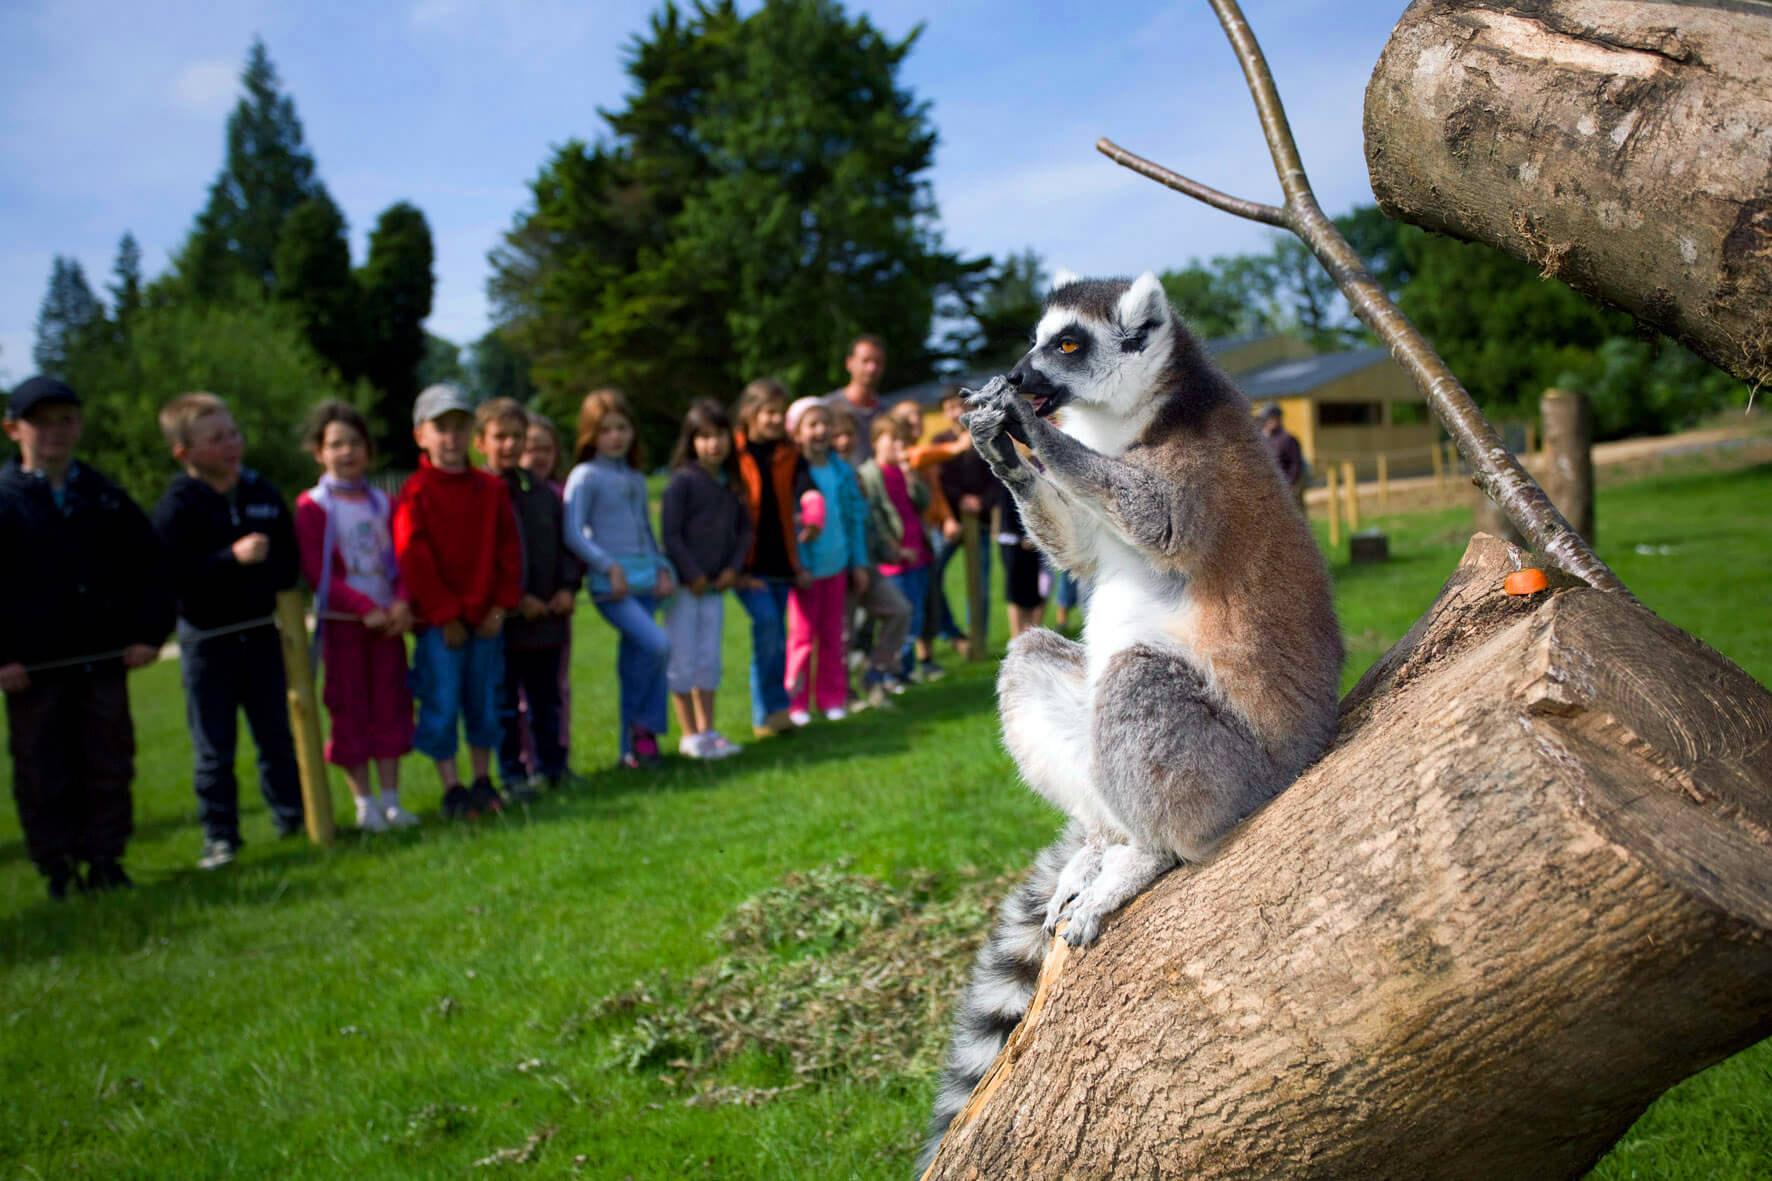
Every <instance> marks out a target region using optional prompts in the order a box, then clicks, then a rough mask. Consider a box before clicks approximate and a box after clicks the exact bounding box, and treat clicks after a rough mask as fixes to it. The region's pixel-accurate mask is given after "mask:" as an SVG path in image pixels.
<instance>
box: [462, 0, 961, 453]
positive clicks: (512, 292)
mask: <svg viewBox="0 0 1772 1181" xmlns="http://www.w3.org/2000/svg"><path fill="white" fill-rule="evenodd" d="M915 41H916V33H914V32H913V33H912V34H911V35H910V36H908V37H906V38H904V39H903V40H899V41H894V40H891V39H889V38H887V37H886V36H884V35H883V34H882V33H881V32H880V31H879V30H878V29H876V28H875V27H874V26H873V25H872V24H871V23H870V22H869V21H868V19H867V18H866V17H857V18H854V19H851V18H850V17H848V16H847V15H846V14H845V13H844V11H843V9H842V7H841V6H840V5H838V4H836V3H833V2H831V0H782V2H780V3H773V4H768V5H764V6H762V7H761V8H759V9H758V10H757V11H755V12H753V13H751V14H750V15H748V16H741V15H740V14H739V13H738V11H737V9H736V7H735V5H734V4H733V3H731V0H717V2H715V3H700V2H698V3H697V4H696V5H695V6H694V7H693V8H690V9H687V10H685V9H680V8H678V7H677V6H676V5H675V4H668V3H667V4H666V5H665V6H664V7H663V8H661V9H660V10H659V11H658V12H657V13H655V14H654V16H653V17H652V21H651V24H650V26H649V28H648V30H647V32H646V33H645V34H644V35H642V36H640V37H638V38H637V39H636V40H635V42H634V43H633V45H632V46H630V49H629V53H628V61H627V66H626V68H627V72H628V74H629V76H630V77H631V78H632V79H633V81H634V87H635V89H634V93H633V94H632V96H631V97H630V98H629V100H628V102H627V104H626V105H625V106H624V107H623V108H622V109H621V110H619V111H615V112H607V111H606V112H603V116H604V118H605V120H606V122H607V124H608V130H609V136H608V138H607V139H606V140H605V141H604V142H603V143H601V144H599V145H598V146H596V147H591V146H588V145H586V144H585V143H583V142H573V143H569V144H567V145H565V146H564V147H562V148H561V149H559V150H558V151H557V152H556V153H555V155H554V157H553V159H551V160H550V161H549V162H548V163H547V165H546V166H545V167H544V168H543V169H542V172H541V174H540V176H538V177H537V178H536V180H535V181H534V182H533V184H532V186H531V188H532V192H533V196H534V206H533V208H531V209H529V210H527V211H525V212H523V213H522V214H521V215H520V216H519V217H518V219H517V222H516V224H515V225H514V226H513V228H512V229H511V231H510V232H509V233H508V234H507V235H506V238H505V241H504V244H503V245H502V246H501V247H500V248H499V249H498V250H496V251H495V252H494V253H493V256H492V264H493V268H494V276H493V279H492V282H491V285H490V288H491V293H492V297H493V301H494V304H495V305H496V308H497V318H498V321H499V323H500V325H501V328H502V330H503V334H504V335H505V336H506V337H507V339H508V340H509V341H510V343H512V344H513V345H514V346H515V347H516V348H517V349H519V350H520V351H522V352H523V353H525V354H527V355H528V356H530V357H532V358H533V359H534V374H535V378H536V380H537V382H538V384H539V385H540V386H541V388H542V390H543V391H544V400H545V401H547V403H548V405H549V408H550V409H552V410H553V411H554V412H555V413H562V412H564V411H567V410H569V409H570V408H571V407H572V404H573V403H574V402H575V401H576V398H577V395H579V394H582V393H583V392H584V391H585V390H586V389H588V388H589V387H590V386H592V385H594V384H598V383H602V382H615V383H618V384H621V385H623V386H625V387H627V388H628V391H629V393H630V394H631V395H633V396H634V398H635V401H636V404H637V406H638V407H639V409H640V413H641V415H642V418H643V420H644V421H643V423H642V425H643V427H644V428H646V429H647V430H648V433H649V434H653V435H658V434H661V433H664V432H666V431H668V430H669V429H670V424H672V423H674V421H675V418H676V416H677V414H678V413H679V412H680V410H681V409H682V407H683V406H684V405H686V404H687V402H688V401H690V400H691V399H692V398H694V397H697V396H713V397H717V398H721V399H726V398H729V397H730V396H731V395H732V394H733V393H734V392H735V391H736V390H737V389H738V387H739V386H740V385H742V384H743V383H744V381H746V380H747V379H749V378H752V377H756V376H759V375H762V374H775V375H778V376H780V377H782V378H783V379H784V380H786V381H787V382H788V383H789V385H790V387H792V388H793V389H795V391H796V392H801V393H808V392H823V391H824V390H827V389H830V388H832V387H833V386H835V385H838V384H840V383H841V382H842V380H843V379H844V376H843V371H842V358H843V355H844V353H845V350H846V349H847V346H848V344H849V342H850V340H851V339H852V338H853V337H854V336H855V335H856V334H858V333H860V332H864V331H866V332H874V333H877V334H879V335H880V336H881V337H883V338H884V339H885V340H886V341H887V345H888V354H889V356H890V358H891V363H892V367H893V375H894V380H895V381H915V380H919V379H921V378H923V377H926V376H928V375H929V373H930V372H931V370H932V369H933V367H934V365H935V362H936V361H937V360H938V359H939V358H938V357H937V356H936V355H935V354H934V353H932V352H931V350H930V348H929V345H928V343H927V342H928V337H929V328H930V323H931V320H932V318H933V315H934V311H935V307H936V303H937V300H938V299H939V298H940V296H941V293H942V292H943V291H944V290H946V289H949V288H951V287H952V286H953V285H954V284H956V283H957V282H959V281H960V280H961V279H962V278H963V277H965V276H967V275H970V274H975V273H977V272H978V271H980V270H981V269H982V268H983V266H984V263H985V260H975V261H972V262H963V261H962V260H960V259H959V258H958V257H956V256H955V255H953V254H951V253H948V252H946V251H944V250H943V249H942V246H941V242H940V238H939V235H938V234H937V232H936V230H935V227H934V217H935V209H934V204H933V201H932V200H931V198H930V194H929V188H928V184H927V182H926V181H925V180H924V179H923V174H924V173H925V172H926V171H927V169H928V168H929V165H930V162H931V157H932V153H933V150H934V146H935V133H934V130H933V128H932V126H931V124H930V122H929V118H928V108H927V105H926V104H924V103H921V102H918V101H917V100H916V99H915V98H914V96H913V95H912V94H911V93H910V92H909V91H908V90H906V89H904V88H903V87H901V86H900V85H899V83H898V73H899V69H900V67H901V65H902V64H903V62H904V60H905V57H906V56H907V55H908V54H909V52H910V51H911V48H912V46H913V45H914V43H915Z"/></svg>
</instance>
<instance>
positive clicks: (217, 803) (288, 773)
mask: <svg viewBox="0 0 1772 1181" xmlns="http://www.w3.org/2000/svg"><path fill="white" fill-rule="evenodd" d="M160 430H161V433H162V434H164V435H165V436H166V443H167V446H169V447H170V448H171V449H172V455H173V458H174V459H176V460H178V461H179V463H180V464H182V465H183V466H184V469H185V472H184V474H183V475H181V476H175V477H173V480H172V483H171V484H170V485H169V486H168V487H167V489H166V494H165V495H164V496H162V497H161V498H160V504H159V507H158V508H156V509H155V510H154V527H155V528H156V529H157V530H159V532H160V539H161V540H162V541H163V542H164V543H165V545H166V552H167V557H168V559H169V561H170V562H171V563H172V582H173V591H174V594H175V596H176V598H177V601H178V640H179V661H180V664H181V665H182V666H183V671H184V682H185V718H186V721H187V722H188V724H189V725H190V728H191V745H192V747H193V748H195V752H196V771H195V774H194V776H193V780H194V784H195V787H196V789H197V813H198V816H199V818H200V819H201V820H202V822H203V837H204V844H203V856H202V858H201V859H200V860H199V861H198V862H197V864H198V866H199V867H200V868H203V869H214V868H216V867H217V866H221V865H226V864H227V863H228V862H230V861H232V860H234V856H235V854H236V853H237V852H238V851H239V848H240V799H239V797H240V788H239V784H238V782H237V781H236V780H235V777H234V749H235V743H236V742H237V741H238V738H239V730H238V722H237V713H238V711H239V710H242V709H244V710H245V711H246V722H247V725H249V726H251V727H252V741H253V744H254V745H255V746H257V747H258V785H259V790H260V791H261V792H263V793H264V797H265V803H266V804H267V805H268V806H269V807H270V811H271V823H272V824H273V825H274V826H275V827H276V830H277V835H278V836H291V835H293V834H294V833H296V832H298V831H300V829H301V827H302V798H301V780H300V777H299V775H298V773H297V771H296V764H295V744H294V742H293V741H292V740H291V738H290V734H289V715H288V713H287V709H288V706H287V703H286V701H285V692H286V690H285V681H284V678H283V651H282V647H281V645H280V644H279V642H278V639H277V629H276V627H275V626H274V625H273V624H272V623H271V620H270V616H271V613H272V611H273V610H274V609H275V607H276V603H277V592H278V591H280V590H286V589H288V588H290V587H293V586H294V585H295V581H296V577H297V574H298V572H299V569H300V558H299V555H298V553H297V550H296V545H295V527H294V524H293V521H292V519H291V517H290V515H289V508H288V506H287V505H285V504H284V503H283V497H282V496H281V495H279V494H278V492H277V490H276V489H275V488H273V487H272V486H271V485H270V483H269V482H267V481H266V480H265V479H264V478H263V477H262V476H260V475H258V473H256V472H252V471H246V470H242V469H241V467H240V459H241V455H242V453H243V451H244V445H243V443H242V441H241V438H240V428H239V427H237V426H235V425H234V416H233V415H232V414H230V413H229V412H228V405H227V403H226V402H223V401H222V400H221V399H220V398H218V397H216V396H215V395H214V394H203V393H197V394H180V395H179V396H178V397H176V398H174V399H173V400H172V401H170V402H168V403H167V404H166V405H165V406H164V407H163V408H162V409H161V411H160Z"/></svg>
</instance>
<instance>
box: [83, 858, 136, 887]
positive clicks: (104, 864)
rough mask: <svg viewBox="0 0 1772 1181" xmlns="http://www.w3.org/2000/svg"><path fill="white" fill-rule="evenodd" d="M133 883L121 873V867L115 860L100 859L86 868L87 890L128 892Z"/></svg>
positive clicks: (127, 876)
mask: <svg viewBox="0 0 1772 1181" xmlns="http://www.w3.org/2000/svg"><path fill="white" fill-rule="evenodd" d="M134 886H135V883H134V882H132V881H130V880H129V875H128V874H126V873H124V872H123V866H122V864H120V863H119V862H118V861H117V860H116V859H115V858H112V857H101V858H99V859H98V860H97V861H94V862H93V863H92V864H91V865H89V866H87V868H86V888H87V889H88V890H129V889H133V888H134Z"/></svg>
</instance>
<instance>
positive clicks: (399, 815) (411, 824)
mask: <svg viewBox="0 0 1772 1181" xmlns="http://www.w3.org/2000/svg"><path fill="white" fill-rule="evenodd" d="M382 815H383V816H386V817H387V819H388V827H389V828H417V827H418V817H416V816H414V815H413V814H412V813H410V812H408V811H407V810H406V809H405V808H402V807H401V806H400V805H399V804H389V805H388V806H387V807H385V808H383V809H382Z"/></svg>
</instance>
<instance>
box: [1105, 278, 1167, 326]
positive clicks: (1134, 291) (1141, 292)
mask: <svg viewBox="0 0 1772 1181" xmlns="http://www.w3.org/2000/svg"><path fill="white" fill-rule="evenodd" d="M1168 305H1169V296H1168V295H1167V294H1166V293H1165V292H1164V291H1163V283H1162V281H1161V280H1160V279H1158V278H1157V275H1156V272H1155V271H1146V272H1145V273H1144V274H1142V275H1140V276H1139V277H1138V278H1136V279H1134V280H1132V286H1130V287H1128V288H1127V289H1126V294H1124V295H1122V296H1121V297H1120V302H1119V303H1118V304H1117V305H1116V306H1115V308H1114V312H1115V314H1116V315H1117V316H1118V317H1119V320H1120V327H1121V328H1122V329H1124V330H1125V331H1127V332H1135V331H1137V330H1138V329H1139V327H1141V326H1142V325H1145V324H1148V323H1150V322H1151V321H1152V320H1161V319H1162V318H1163V316H1164V314H1165V312H1166V309H1167V308H1168Z"/></svg>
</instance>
